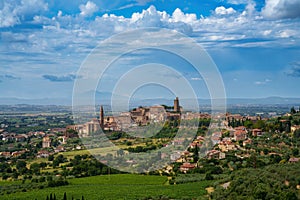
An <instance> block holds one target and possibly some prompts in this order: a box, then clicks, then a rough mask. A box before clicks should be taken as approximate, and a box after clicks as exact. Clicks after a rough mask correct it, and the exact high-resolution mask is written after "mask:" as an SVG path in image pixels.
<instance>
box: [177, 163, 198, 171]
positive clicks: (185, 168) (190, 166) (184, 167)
mask: <svg viewBox="0 0 300 200" xmlns="http://www.w3.org/2000/svg"><path fill="white" fill-rule="evenodd" d="M195 167H196V164H194V163H183V164H182V165H181V166H180V169H179V170H180V171H181V172H184V173H186V172H187V171H189V170H191V169H195Z"/></svg>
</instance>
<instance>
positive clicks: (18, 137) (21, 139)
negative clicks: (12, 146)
mask: <svg viewBox="0 0 300 200" xmlns="http://www.w3.org/2000/svg"><path fill="white" fill-rule="evenodd" d="M14 138H15V141H16V142H24V141H25V140H26V139H27V135H25V134H20V135H16V136H15V137H14Z"/></svg>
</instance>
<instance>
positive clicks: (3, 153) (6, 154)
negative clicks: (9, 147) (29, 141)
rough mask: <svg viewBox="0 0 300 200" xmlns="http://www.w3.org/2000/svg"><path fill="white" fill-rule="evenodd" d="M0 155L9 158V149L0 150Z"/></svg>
mask: <svg viewBox="0 0 300 200" xmlns="http://www.w3.org/2000/svg"><path fill="white" fill-rule="evenodd" d="M0 156H2V157H5V158H9V157H10V156H11V154H10V152H9V151H7V152H1V153H0Z"/></svg>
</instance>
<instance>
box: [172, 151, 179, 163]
mask: <svg viewBox="0 0 300 200" xmlns="http://www.w3.org/2000/svg"><path fill="white" fill-rule="evenodd" d="M180 157H181V154H180V152H174V153H172V154H171V155H170V159H171V161H176V160H178V159H179V158H180Z"/></svg>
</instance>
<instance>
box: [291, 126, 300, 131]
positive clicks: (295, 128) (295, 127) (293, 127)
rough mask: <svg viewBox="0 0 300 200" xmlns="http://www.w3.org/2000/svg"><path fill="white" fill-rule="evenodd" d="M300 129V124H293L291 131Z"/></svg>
mask: <svg viewBox="0 0 300 200" xmlns="http://www.w3.org/2000/svg"><path fill="white" fill-rule="evenodd" d="M298 129H300V125H294V126H291V132H292V133H294V132H295V131H296V130H298Z"/></svg>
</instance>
